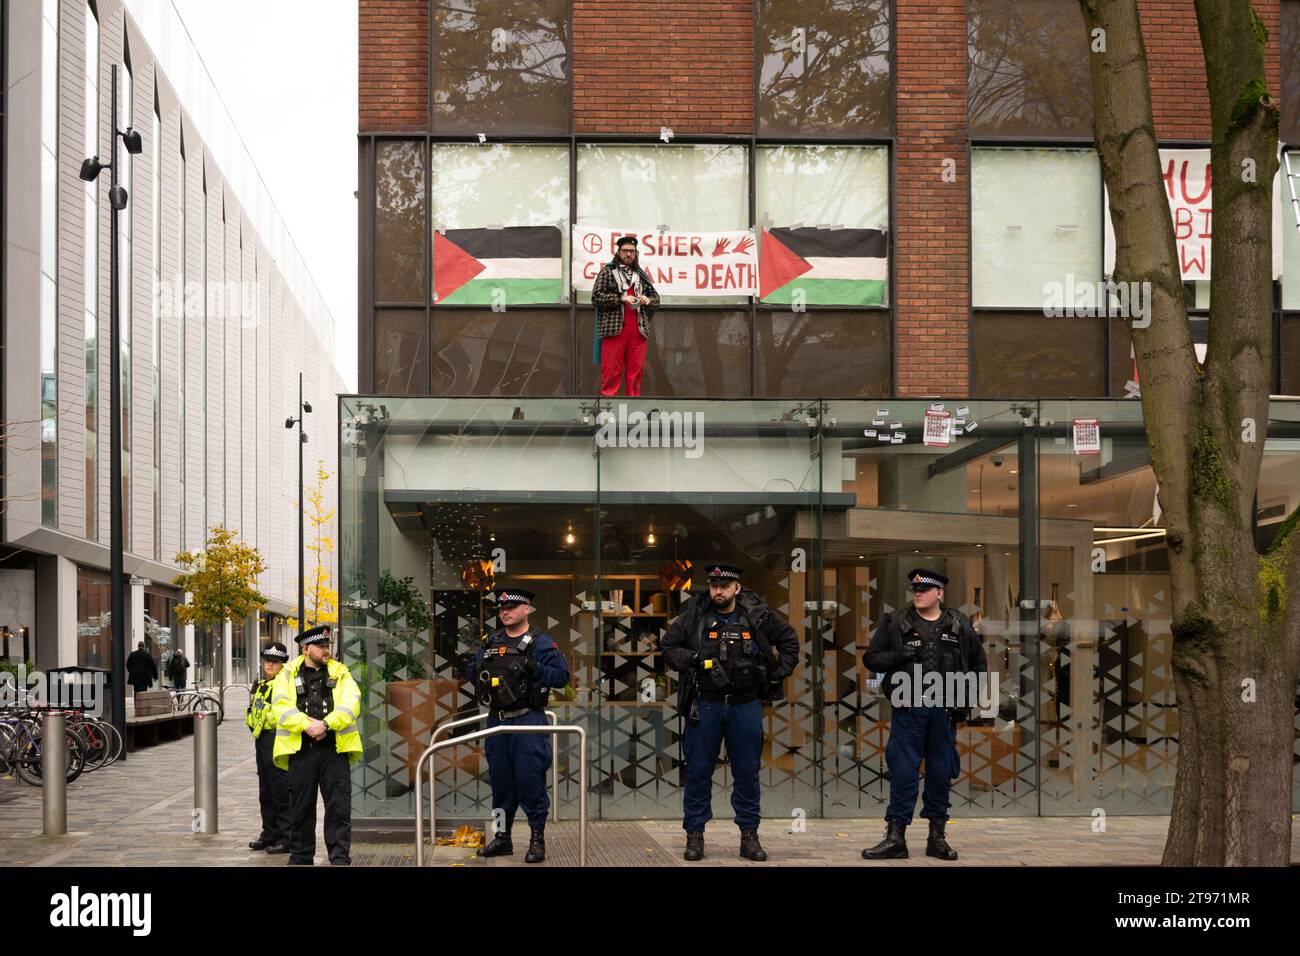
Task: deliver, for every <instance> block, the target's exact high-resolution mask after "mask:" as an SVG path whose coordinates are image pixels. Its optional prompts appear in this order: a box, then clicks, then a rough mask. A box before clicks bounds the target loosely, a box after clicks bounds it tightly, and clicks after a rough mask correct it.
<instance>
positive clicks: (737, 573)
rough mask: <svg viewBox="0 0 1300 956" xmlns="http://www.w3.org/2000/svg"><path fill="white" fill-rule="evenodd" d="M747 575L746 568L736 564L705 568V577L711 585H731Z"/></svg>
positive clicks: (709, 565)
mask: <svg viewBox="0 0 1300 956" xmlns="http://www.w3.org/2000/svg"><path fill="white" fill-rule="evenodd" d="M744 573H745V570H744V568H741V567H740V566H738V565H735V564H706V565H705V566H704V574H705V577H707V578H708V579H709V583H710V584H713V583H715V582H716V583H720V584H730V583H731V582H732V581H737V582H738V581H739V580H740V577H741V575H743V574H744Z"/></svg>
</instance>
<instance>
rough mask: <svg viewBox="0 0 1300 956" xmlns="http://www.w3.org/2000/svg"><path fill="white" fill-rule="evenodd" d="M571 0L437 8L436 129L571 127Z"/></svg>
mask: <svg viewBox="0 0 1300 956" xmlns="http://www.w3.org/2000/svg"><path fill="white" fill-rule="evenodd" d="M568 19H569V4H568V0H475V2H471V3H465V2H463V0H439V2H435V3H434V5H433V128H434V130H435V131H436V132H439V133H479V132H484V133H521V134H538V133H566V132H568V130H569V80H568V77H569V41H568V25H569V24H568Z"/></svg>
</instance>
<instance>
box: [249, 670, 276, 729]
mask: <svg viewBox="0 0 1300 956" xmlns="http://www.w3.org/2000/svg"><path fill="white" fill-rule="evenodd" d="M274 686H275V681H271V680H267V679H266V678H265V677H263V678H262V679H261V680H259V681H258V682H257V683H256V684H254V685H253V693H252V695H251V696H250V699H249V701H248V709H247V710H245V711H244V724H245V725H246V726H247V727H248V729H249V730H250V731H252V734H253V736H254V737H258V736H261V734H262V731H264V730H274V729H275V717H274V716H272V714H271V688H272V687H274Z"/></svg>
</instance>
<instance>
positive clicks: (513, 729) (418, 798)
mask: <svg viewBox="0 0 1300 956" xmlns="http://www.w3.org/2000/svg"><path fill="white" fill-rule="evenodd" d="M497 734H549V735H551V737H552V738H554V737H555V735H556V734H577V735H578V751H579V752H578V757H579V762H578V865H579V866H586V865H587V728H586V727H583V726H581V725H578V724H563V725H560V724H552V725H550V726H542V727H539V726H536V725H534V724H497V725H496V726H495V727H485V728H484V729H483V730H476V731H474V732H473V733H472V734H466V735H465V736H463V737H452V738H451V739H450V740H444V741H441V742H440V743H433V744H430V745H429V748H428V749H427V750H425V752H424V753H422V754H421V755H420V759H419V761H418V762H417V763H416V765H415V865H416V866H424V798H423V796H422V794H421V793H420V790H421V786H420V781H421V779H422V778H423V775H424V765H425V763H426V762H427V761H428V760H429V759H430V758H431V757H432V756H433V755H434V754H435V753H437V752H438V751H439V750H444V749H446V748H447V747H454V746H456V744H468V743H473V742H474V741H476V740H484V739H485V738H487V737H494V736H496V735H497ZM551 757H552V759H554V758H555V755H554V754H552V755H551ZM436 796H437V795H436V793H435V791H434V784H433V772H432V770H430V773H429V828H430V830H431V831H434V821H435V818H436V816H437V812H438V806H437V802H436ZM434 832H435V833H436V831H434ZM435 845H436V843H435Z"/></svg>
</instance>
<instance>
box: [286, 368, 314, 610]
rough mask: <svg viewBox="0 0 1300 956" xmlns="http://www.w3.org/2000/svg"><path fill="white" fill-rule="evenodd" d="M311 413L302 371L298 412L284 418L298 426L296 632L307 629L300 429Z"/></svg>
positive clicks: (302, 439)
mask: <svg viewBox="0 0 1300 956" xmlns="http://www.w3.org/2000/svg"><path fill="white" fill-rule="evenodd" d="M304 412H306V413H307V414H311V402H304V401H303V400H302V372H299V373H298V414H297V415H294V416H290V417H289V418H286V419H285V420H284V427H285V428H293V427H294V425H297V426H298V633H299V634H301V633H302V632H303V631H305V630H307V596H306V569H305V563H306V559H305V555H306V550H305V548H304V546H303V529H302V521H303V511H304V510H305V508H306V503H305V502H304V501H303V499H302V446H303V445H305V444H307V436H306V435H304V434H303V431H302V416H303V413H304Z"/></svg>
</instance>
